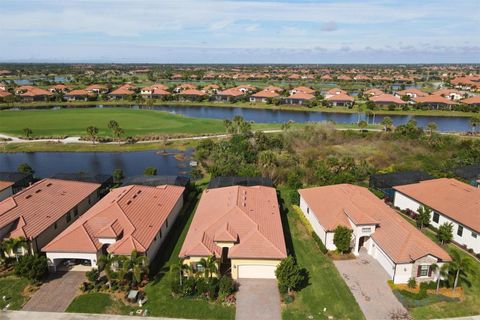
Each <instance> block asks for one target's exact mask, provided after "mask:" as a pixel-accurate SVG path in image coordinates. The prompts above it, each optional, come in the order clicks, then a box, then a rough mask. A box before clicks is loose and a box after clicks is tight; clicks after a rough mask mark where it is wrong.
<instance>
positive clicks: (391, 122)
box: [380, 117, 393, 131]
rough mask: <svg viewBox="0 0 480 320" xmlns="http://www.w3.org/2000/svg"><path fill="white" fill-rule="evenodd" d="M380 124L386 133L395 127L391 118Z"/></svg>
mask: <svg viewBox="0 0 480 320" xmlns="http://www.w3.org/2000/svg"><path fill="white" fill-rule="evenodd" d="M380 123H381V124H382V125H383V127H384V129H385V131H387V130H388V129H389V128H390V127H391V126H392V125H393V121H392V118H390V117H384V118H383V119H382V122H380Z"/></svg>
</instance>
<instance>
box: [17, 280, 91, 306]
mask: <svg viewBox="0 0 480 320" xmlns="http://www.w3.org/2000/svg"><path fill="white" fill-rule="evenodd" d="M84 280H85V272H79V271H67V272H60V271H58V272H55V273H52V274H50V276H49V277H48V280H47V281H46V282H45V283H44V284H43V285H42V286H41V287H40V289H38V291H37V292H35V293H34V294H33V296H32V297H31V298H30V300H28V301H27V303H26V304H25V305H24V306H23V308H22V310H27V311H51V312H63V311H65V309H67V307H68V306H69V305H70V303H71V302H72V300H73V298H75V296H76V295H77V292H78V290H79V287H80V285H81V284H82V282H83V281H84Z"/></svg>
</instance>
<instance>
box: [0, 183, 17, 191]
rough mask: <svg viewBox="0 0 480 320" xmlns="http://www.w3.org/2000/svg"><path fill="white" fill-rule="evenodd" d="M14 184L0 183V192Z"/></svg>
mask: <svg viewBox="0 0 480 320" xmlns="http://www.w3.org/2000/svg"><path fill="white" fill-rule="evenodd" d="M14 184H15V183H13V182H11V181H0V191H3V190H5V189H7V188H8V187H11V186H13V185H14Z"/></svg>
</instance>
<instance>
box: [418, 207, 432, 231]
mask: <svg viewBox="0 0 480 320" xmlns="http://www.w3.org/2000/svg"><path fill="white" fill-rule="evenodd" d="M417 213H418V215H417V218H416V221H417V227H418V228H420V229H423V227H428V225H429V224H430V219H431V215H432V209H431V208H429V207H427V206H420V208H418V209H417Z"/></svg>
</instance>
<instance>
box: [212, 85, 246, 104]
mask: <svg viewBox="0 0 480 320" xmlns="http://www.w3.org/2000/svg"><path fill="white" fill-rule="evenodd" d="M244 94H245V93H244V92H242V91H240V90H239V89H238V88H237V87H235V88H229V89H225V90H223V91H218V92H217V94H216V95H215V100H217V101H222V102H229V101H232V100H233V99H237V98H240V97H242V96H243V95H244Z"/></svg>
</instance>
